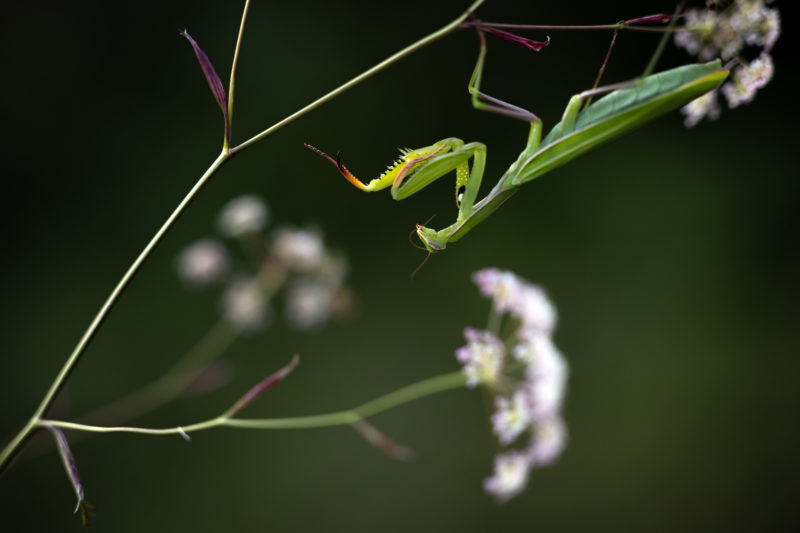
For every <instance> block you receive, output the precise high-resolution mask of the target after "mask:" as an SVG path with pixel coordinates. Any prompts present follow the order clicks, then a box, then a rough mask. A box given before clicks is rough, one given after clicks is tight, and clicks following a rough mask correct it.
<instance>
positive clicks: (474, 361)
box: [456, 328, 506, 387]
mask: <svg viewBox="0 0 800 533" xmlns="http://www.w3.org/2000/svg"><path fill="white" fill-rule="evenodd" d="M464 338H465V339H466V340H467V343H468V344H467V345H466V346H462V347H461V348H459V349H458V350H456V359H458V362H459V363H461V364H462V365H464V366H463V368H462V371H463V372H464V375H466V376H467V387H475V386H477V385H478V384H480V383H484V384H486V385H489V386H494V385H495V384H496V383H497V379H498V378H499V377H500V370H501V368H502V366H503V358H504V357H505V352H506V349H505V346H504V345H503V343H502V342H501V341H500V339H498V338H497V337H495V336H494V335H492V334H491V333H489V332H488V331H478V330H475V329H472V328H464Z"/></svg>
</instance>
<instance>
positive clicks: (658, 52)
mask: <svg viewBox="0 0 800 533" xmlns="http://www.w3.org/2000/svg"><path fill="white" fill-rule="evenodd" d="M686 1H687V0H681V2H680V3H678V7H676V8H675V14H674V15H673V18H672V20H671V21H670V22H669V26H667V27H666V28H665V29H666V30H667V33H665V34H664V35H663V36H662V37H661V40H660V41H659V42H658V47H657V48H656V51H655V52H654V53H653V57H651V58H650V62H649V63H647V67H646V68H645V69H644V72H642V77H645V76H649V75H650V74H652V73H653V71H654V70H655V69H656V65H657V64H658V60H659V59H661V54H663V53H664V48H666V46H667V42H669V36H670V33H672V31H674V29H675V23H676V22H677V21H678V17H679V16H680V14H681V13H683V8H685V7H686Z"/></svg>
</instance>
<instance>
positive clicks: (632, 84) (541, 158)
mask: <svg viewBox="0 0 800 533" xmlns="http://www.w3.org/2000/svg"><path fill="white" fill-rule="evenodd" d="M478 35H479V37H480V42H481V46H480V52H479V55H478V60H477V63H476V64H475V69H474V71H473V73H472V77H471V78H470V81H469V85H468V91H469V94H470V95H471V102H472V106H473V107H474V108H475V109H478V110H483V111H489V112H493V113H498V114H500V115H505V116H509V117H512V118H516V119H519V120H523V121H526V122H529V123H530V132H529V134H528V140H527V143H526V145H525V149H524V150H523V151H522V153H521V154H520V155H519V157H518V158H517V159H516V161H514V162H513V163H512V164H511V166H510V167H508V170H506V172H505V173H504V174H503V175H502V176H501V178H500V180H499V181H498V182H497V184H496V185H495V186H494V187H493V188H492V189H491V190H490V191H489V193H488V194H487V195H486V196H485V197H484V198H483V199H482V200H480V201H476V198H477V195H478V192H479V188H480V185H481V181H482V179H483V173H484V167H485V163H486V146H485V145H484V144H482V143H479V142H471V143H464V141H462V140H461V139H458V138H455V137H451V138H447V139H442V140H440V141H438V142H435V143H433V144H432V145H430V146H425V147H422V148H417V149H413V150H409V149H406V150H401V157H400V158H399V159H398V160H397V161H395V162H394V164H393V165H391V166H390V167H388V169H387V170H386V171H385V172H384V173H383V174H381V175H380V176H379V177H377V178H375V179H373V180H372V181H370V182H368V183H364V182H362V181H361V180H359V179H358V178H356V177H355V176H354V175H353V174H352V173H351V172H350V171H349V170H348V169H347V168H346V167H345V166H344V165H343V164H342V162H341V160H340V157H339V155H338V154H337V156H336V158H333V157H331V156H329V155H328V154H326V153H325V152H323V151H322V150H319V149H317V148H315V147H313V146H311V145H309V144H306V145H305V146H306V147H307V148H309V149H311V150H313V151H314V152H316V153H317V154H319V155H321V156H322V157H325V158H326V159H328V160H329V161H330V162H332V163H333V164H334V165H336V167H337V168H338V169H339V172H340V173H341V174H342V175H343V176H344V177H345V178H346V179H347V180H348V181H349V182H350V183H352V184H353V185H354V186H356V187H357V188H359V189H361V190H362V191H378V190H381V189H385V188H387V187H391V191H390V192H391V195H392V198H394V199H395V200H402V199H404V198H407V197H409V196H411V195H412V194H414V193H416V192H418V191H420V190H421V189H423V188H425V187H426V186H428V185H429V184H431V183H432V182H434V181H435V180H437V179H439V178H441V177H443V176H445V175H447V174H449V173H450V172H452V171H453V170H455V172H456V206H457V207H458V216H457V218H456V221H455V222H454V223H453V224H451V225H450V226H447V227H446V228H444V229H441V230H438V231H437V230H434V229H432V228H428V227H426V226H425V225H423V224H417V226H416V233H417V235H418V236H419V239H420V240H421V241H422V243H423V244H424V245H425V248H426V249H427V250H428V252H430V253H434V252H440V251H442V250H444V249H445V248H446V247H447V244H448V243H451V242H455V241H457V240H459V239H460V238H462V237H463V236H464V235H466V234H467V233H469V231H470V230H472V228H474V227H475V226H477V225H478V224H479V223H481V222H482V221H483V220H484V219H486V218H487V217H488V216H489V215H491V214H492V213H493V212H494V211H495V210H496V209H497V208H498V207H500V205H502V204H503V203H504V202H505V201H506V200H508V198H509V197H511V196H512V195H513V194H514V193H516V192H517V190H518V189H519V188H520V186H521V185H523V184H525V183H527V182H529V181H531V180H533V179H535V178H538V177H539V176H541V175H543V174H546V173H547V172H550V171H551V170H554V169H556V168H558V167H560V166H561V165H564V164H565V163H568V162H569V161H571V160H573V159H575V158H576V157H579V156H581V155H583V154H585V153H587V152H589V151H590V150H592V149H594V148H597V147H599V146H601V145H602V144H604V143H606V142H608V141H610V140H612V139H615V138H617V137H619V136H621V135H623V134H624V133H627V132H629V131H631V130H633V129H635V128H637V127H639V126H641V125H643V124H645V123H647V122H649V121H651V120H654V119H656V118H658V117H660V116H662V115H664V114H666V113H669V112H670V111H673V110H675V109H677V108H679V107H682V106H684V105H686V104H687V103H689V102H691V101H692V100H694V99H695V98H698V97H699V96H702V95H703V94H705V93H707V92H709V91H711V90H713V89H715V88H717V87H718V86H719V85H720V84H721V83H722V82H723V81H725V79H726V78H727V76H728V72H729V70H728V69H727V68H723V67H722V65H721V62H720V61H719V60H715V61H710V62H708V63H704V64H690V65H684V66H681V67H677V68H673V69H671V70H667V71H664V72H660V73H657V74H652V75H648V76H645V77H642V78H639V79H636V80H633V81H629V82H624V83H619V84H615V85H609V86H606V87H600V88H595V89H590V90H587V91H583V92H581V93H579V94H576V95H574V96H573V97H572V98H570V100H569V103H568V104H567V107H566V109H565V110H564V114H563V117H562V118H561V121H560V122H559V123H558V124H556V125H555V126H553V128H552V129H551V130H550V132H549V133H548V134H547V135H546V136H545V137H544V139H542V121H541V119H540V118H539V117H537V116H536V115H534V114H533V113H531V112H530V111H527V110H525V109H522V108H520V107H517V106H515V105H512V104H509V103H507V102H504V101H502V100H498V99H497V98H494V97H491V96H489V95H487V94H484V93H482V92H481V90H480V85H481V76H482V74H483V65H484V61H485V58H486V40H485V38H484V36H483V33H482V32H480V31H479V32H478ZM601 94H605V96H603V97H602V98H600V99H598V100H597V101H595V102H594V103H591V104H590V105H588V106H586V107H584V104H585V103H586V102H587V100H590V99H591V98H592V97H593V96H597V95H601ZM582 108H583V109H582ZM470 158H471V159H472V160H473V161H472V168H471V169H470V166H469V160H470Z"/></svg>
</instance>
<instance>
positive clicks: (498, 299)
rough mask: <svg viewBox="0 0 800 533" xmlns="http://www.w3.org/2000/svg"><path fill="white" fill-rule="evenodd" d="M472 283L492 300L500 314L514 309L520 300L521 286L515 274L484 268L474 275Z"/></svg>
mask: <svg viewBox="0 0 800 533" xmlns="http://www.w3.org/2000/svg"><path fill="white" fill-rule="evenodd" d="M472 281H474V282H475V284H476V285H477V286H478V289H479V290H480V293H481V295H482V296H485V297H486V298H491V299H492V302H493V303H494V308H495V310H496V311H497V312H499V313H504V312H506V311H508V310H510V309H512V308H513V307H514V306H515V305H516V303H517V300H518V296H519V290H520V285H519V281H518V279H517V276H515V275H514V274H513V273H511V272H508V271H504V270H498V269H496V268H484V269H483V270H478V271H477V272H473V273H472Z"/></svg>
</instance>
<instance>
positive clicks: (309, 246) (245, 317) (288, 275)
mask: <svg viewBox="0 0 800 533" xmlns="http://www.w3.org/2000/svg"><path fill="white" fill-rule="evenodd" d="M269 218H270V217H269V210H268V209H267V206H266V204H264V202H263V201H262V200H261V199H260V198H259V197H258V196H255V195H244V196H239V197H238V198H234V199H233V200H231V201H230V202H228V203H227V204H225V206H224V207H223V208H222V211H221V212H220V216H219V220H218V229H219V232H220V233H221V234H222V235H223V236H224V237H228V238H231V239H235V240H237V241H238V242H239V243H240V244H241V245H242V249H243V250H244V252H245V255H246V256H247V257H246V259H247V261H245V262H243V263H242V264H240V265H239V266H238V267H237V268H233V267H232V265H233V264H235V262H234V261H233V260H232V259H230V258H231V256H232V255H233V254H232V253H230V252H229V251H228V249H227V248H226V246H225V245H224V244H223V243H222V242H221V241H219V240H216V239H208V238H207V239H201V240H199V241H197V242H195V243H194V244H192V245H190V246H188V247H187V248H186V249H185V250H184V251H183V252H182V253H181V254H180V256H179V258H178V261H177V267H178V274H179V275H180V277H181V279H182V280H183V281H184V283H185V284H186V285H187V286H192V287H200V286H206V285H210V284H212V283H224V289H223V292H222V298H221V301H220V313H221V315H222V317H223V319H224V320H225V321H226V322H227V323H228V324H230V325H231V327H233V328H234V329H236V330H237V331H239V332H242V333H255V332H258V331H260V330H262V329H263V328H264V327H265V326H267V325H268V324H269V323H270V321H271V319H272V316H273V311H272V301H273V300H274V299H275V298H276V297H277V296H278V293H279V292H281V291H282V290H283V289H285V292H284V295H283V300H284V304H285V305H284V308H285V314H286V319H287V322H288V323H289V324H290V325H291V326H293V327H295V328H297V329H301V330H313V329H318V328H320V327H322V326H323V325H325V323H327V321H328V319H330V318H331V316H334V315H337V314H343V313H345V312H347V310H348V305H349V303H350V301H351V297H350V291H349V289H348V288H347V287H346V285H345V277H346V275H347V270H348V267H347V261H346V260H345V259H344V258H343V257H342V256H341V255H339V254H336V253H334V252H332V251H331V250H330V249H328V248H327V247H326V246H325V242H324V240H323V237H322V232H321V231H319V230H317V229H313V228H311V229H305V228H292V227H288V226H283V227H280V228H277V229H275V230H273V231H272V232H271V234H270V235H266V234H265V227H266V226H267V223H268V222H269Z"/></svg>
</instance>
